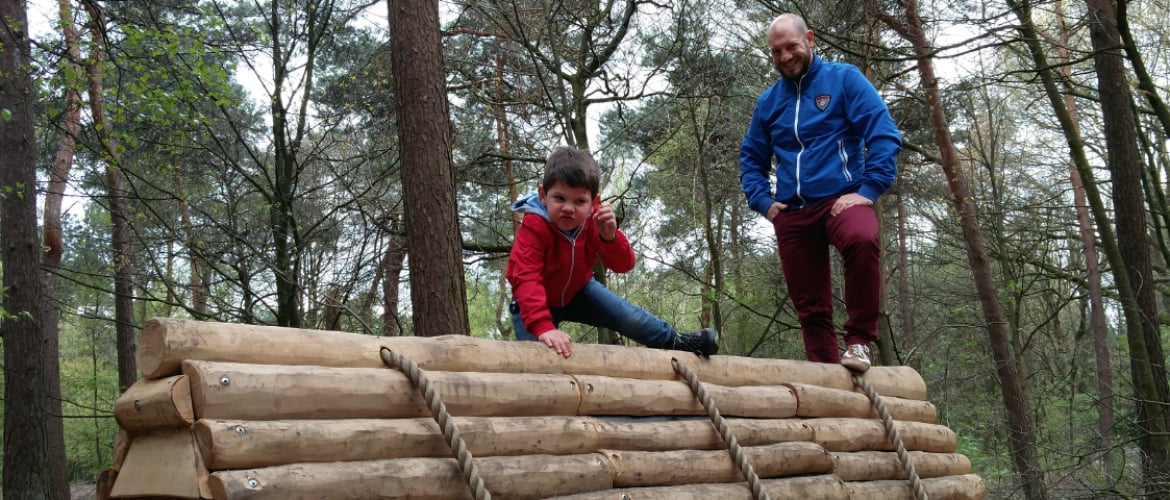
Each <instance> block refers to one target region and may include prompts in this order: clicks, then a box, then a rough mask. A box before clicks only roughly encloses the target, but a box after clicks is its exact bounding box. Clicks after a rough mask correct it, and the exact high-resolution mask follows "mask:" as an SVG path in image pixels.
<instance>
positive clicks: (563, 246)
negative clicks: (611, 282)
mask: <svg viewBox="0 0 1170 500" xmlns="http://www.w3.org/2000/svg"><path fill="white" fill-rule="evenodd" d="M597 208H598V207H596V206H595V207H594V210H595V211H596V210H597ZM513 210H516V211H520V212H525V214H524V219H523V220H522V221H521V222H520V227H519V228H518V229H517V230H516V239H515V240H514V241H513V242H512V253H511V255H509V256H508V269H507V277H508V283H511V284H512V295H513V297H515V299H516V304H517V305H519V306H520V318H521V320H522V321H523V322H524V328H526V329H527V330H528V332H529V333H531V334H532V335H534V336H536V337H540V336H541V334H543V333H545V332H547V331H549V330H553V329H555V328H556V325H554V324H553V320H552V313H551V312H549V308H550V307H563V306H564V305H565V304H568V303H569V301H571V300H573V297H575V296H576V295H577V292H580V291H581V289H582V288H584V287H585V284H586V283H588V282H589V280H590V279H592V278H593V264H594V263H595V262H597V259H598V258H599V257H600V258H601V264H602V265H603V266H605V268H606V269H609V270H610V271H613V272H615V273H624V272H627V271H629V270H631V269H633V268H634V249H633V248H631V247H630V242H629V240H627V239H626V235H625V234H622V232H621V230H618V232H617V237H615V238H614V240H613V241H608V242H606V241H601V236H600V235H599V234H598V232H597V226H596V225H594V224H593V218H592V217H590V218H588V219H586V220H585V223H584V224H583V225H582V226H581V229H580V230H579V231H578V232H577V236H576V237H575V238H570V237H569V236H568V235H566V234H565V233H562V232H561V231H560V230H559V229H557V228H556V226H555V225H553V223H552V221H551V220H549V219H548V215H547V214H548V212H547V210H546V209H545V207H544V205H542V204H541V203H540V201H539V199H538V198H537V197H536V196H535V195H532V196H531V197H530V198H525V199H522V200H518V201H517V202H516V203H515V204H514V205H513Z"/></svg>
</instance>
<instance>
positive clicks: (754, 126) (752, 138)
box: [739, 99, 774, 215]
mask: <svg viewBox="0 0 1170 500" xmlns="http://www.w3.org/2000/svg"><path fill="white" fill-rule="evenodd" d="M761 100H762V99H761ZM761 100H757V101H756V107H755V109H754V110H753V111H752V121H751V123H750V124H749V125H748V130H747V133H746V134H744V136H743V143H742V144H741V145H740V147H739V182H740V184H741V185H742V186H743V194H744V196H745V197H747V202H748V206H749V207H751V209H752V210H755V211H756V212H758V213H759V214H760V215H765V214H767V213H768V208H769V207H771V206H772V202H773V201H774V200H773V198H772V181H771V175H772V141H771V140H770V137H771V136H770V134H769V132H768V126H767V124H766V123H764V120H763V119H762V115H763V113H761V110H760V107H761V104H760V103H761Z"/></svg>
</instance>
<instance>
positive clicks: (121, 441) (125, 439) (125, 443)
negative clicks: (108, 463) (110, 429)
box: [113, 429, 134, 472]
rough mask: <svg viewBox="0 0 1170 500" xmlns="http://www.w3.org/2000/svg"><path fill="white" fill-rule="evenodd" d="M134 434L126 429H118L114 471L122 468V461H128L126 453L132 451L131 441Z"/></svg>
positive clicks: (115, 439) (115, 441) (115, 443)
mask: <svg viewBox="0 0 1170 500" xmlns="http://www.w3.org/2000/svg"><path fill="white" fill-rule="evenodd" d="M133 439H134V438H133V436H131V435H130V433H129V432H126V429H118V434H117V435H116V436H114V467H113V469H114V471H115V472H116V471H119V470H121V469H122V463H124V462H125V461H126V453H127V452H129V451H130V442H131V441H132V440H133Z"/></svg>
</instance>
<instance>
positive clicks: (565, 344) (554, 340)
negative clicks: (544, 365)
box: [540, 329, 573, 358]
mask: <svg viewBox="0 0 1170 500" xmlns="http://www.w3.org/2000/svg"><path fill="white" fill-rule="evenodd" d="M540 341H541V342H544V345H546V346H549V347H550V348H552V350H554V351H556V352H557V354H560V355H561V356H564V357H565V358H568V357H569V356H572V355H573V338H572V337H570V336H569V334H567V333H565V332H562V331H560V330H556V329H554V330H549V331H547V332H544V333H542V334H540Z"/></svg>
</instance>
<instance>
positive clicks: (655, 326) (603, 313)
mask: <svg viewBox="0 0 1170 500" xmlns="http://www.w3.org/2000/svg"><path fill="white" fill-rule="evenodd" d="M559 312H560V313H561V314H560V319H561V320H563V321H572V322H574V323H583V324H586V325H591V326H599V327H602V328H609V329H611V330H614V331H616V332H618V333H620V334H622V335H624V336H626V337H629V338H631V339H634V340H635V341H637V342H638V343H639V344H642V345H644V346H647V347H656V348H662V347H665V348H670V347H673V346H674V337H675V335H677V332H676V331H675V329H674V328H673V327H671V326H670V324H669V323H667V322H666V321H663V320H662V319H659V318H658V317H657V316H654V315H653V314H650V312H649V311H646V310H645V309H642V308H640V307H638V306H635V305H633V304H631V303H629V302H627V301H626V300H625V299H623V298H621V297H618V296H617V294H615V293H613V292H611V291H609V289H608V288H605V287H604V286H602V284H601V283H598V282H597V280H589V283H586V284H585V287H584V288H582V289H581V291H580V292H577V295H576V296H575V297H573V300H571V301H569V303H568V304H567V305H565V307H562V308H560V311H559Z"/></svg>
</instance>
